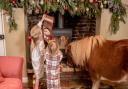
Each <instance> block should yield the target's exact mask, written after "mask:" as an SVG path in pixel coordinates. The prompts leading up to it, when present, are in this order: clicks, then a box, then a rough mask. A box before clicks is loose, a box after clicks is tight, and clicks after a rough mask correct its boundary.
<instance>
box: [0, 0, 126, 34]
mask: <svg viewBox="0 0 128 89" xmlns="http://www.w3.org/2000/svg"><path fill="white" fill-rule="evenodd" d="M22 5H23V7H24V10H25V13H26V14H29V15H30V14H33V13H32V11H33V12H34V15H38V14H43V13H51V12H57V11H58V12H60V13H61V14H65V12H67V11H68V12H69V13H70V14H71V15H78V16H81V15H84V14H87V16H88V17H89V18H91V17H95V16H97V15H99V14H100V13H101V10H102V9H103V8H106V9H109V10H110V12H111V13H112V18H111V30H112V32H113V33H116V32H117V31H118V30H119V23H120V22H124V23H125V20H124V17H125V16H126V9H125V7H124V6H123V4H122V2H121V0H24V4H22ZM18 6H19V4H18V3H17V0H11V2H10V0H0V9H4V10H5V11H6V12H8V14H9V15H10V19H9V21H11V22H10V28H12V27H16V23H15V20H14V17H13V11H12V8H13V7H18Z"/></svg>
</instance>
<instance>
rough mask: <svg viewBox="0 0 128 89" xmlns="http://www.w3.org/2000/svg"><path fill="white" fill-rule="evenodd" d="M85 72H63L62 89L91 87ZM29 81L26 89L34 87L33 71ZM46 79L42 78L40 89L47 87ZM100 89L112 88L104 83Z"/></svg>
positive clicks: (89, 88)
mask: <svg viewBox="0 0 128 89" xmlns="http://www.w3.org/2000/svg"><path fill="white" fill-rule="evenodd" d="M83 74H85V73H83V72H76V73H74V72H63V73H61V87H62V89H91V81H90V79H89V76H88V75H83ZM28 76H29V83H28V84H24V89H33V88H32V87H33V82H32V81H33V78H32V76H33V73H29V75H28ZM44 81H45V80H44V79H42V80H41V84H40V89H46V86H45V85H46V84H45V82H44ZM100 89H112V88H111V87H108V86H106V85H102V86H101V88H100Z"/></svg>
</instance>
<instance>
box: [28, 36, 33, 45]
mask: <svg viewBox="0 0 128 89" xmlns="http://www.w3.org/2000/svg"><path fill="white" fill-rule="evenodd" d="M28 42H29V44H31V42H32V36H29V37H28Z"/></svg>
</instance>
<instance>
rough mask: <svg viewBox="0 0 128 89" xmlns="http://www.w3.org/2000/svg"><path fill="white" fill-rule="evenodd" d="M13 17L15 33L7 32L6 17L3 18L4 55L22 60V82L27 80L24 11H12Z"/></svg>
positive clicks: (19, 9)
mask: <svg viewBox="0 0 128 89" xmlns="http://www.w3.org/2000/svg"><path fill="white" fill-rule="evenodd" d="M14 17H15V20H16V23H17V25H18V28H17V30H16V31H12V32H9V26H8V22H7V16H4V30H5V40H6V55H7V56H20V57H23V58H24V65H23V81H24V79H27V74H26V46H25V19H24V18H25V15H24V10H23V9H21V8H18V9H14ZM25 81H26V80H25Z"/></svg>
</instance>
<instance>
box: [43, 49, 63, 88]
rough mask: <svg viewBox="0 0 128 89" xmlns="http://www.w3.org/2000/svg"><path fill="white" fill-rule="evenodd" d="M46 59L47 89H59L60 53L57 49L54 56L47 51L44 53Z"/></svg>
mask: <svg viewBox="0 0 128 89" xmlns="http://www.w3.org/2000/svg"><path fill="white" fill-rule="evenodd" d="M44 57H45V60H46V77H47V89H61V86H60V61H61V59H62V53H61V51H59V52H58V53H57V54H56V55H55V56H50V55H49V53H48V52H46V53H45V55H44Z"/></svg>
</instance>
